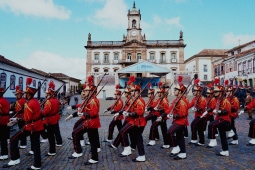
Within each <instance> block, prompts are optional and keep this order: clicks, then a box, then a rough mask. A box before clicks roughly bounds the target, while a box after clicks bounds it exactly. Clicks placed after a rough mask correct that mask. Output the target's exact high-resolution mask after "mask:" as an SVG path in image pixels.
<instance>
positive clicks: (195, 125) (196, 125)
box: [190, 116, 206, 144]
mask: <svg viewBox="0 0 255 170" xmlns="http://www.w3.org/2000/svg"><path fill="white" fill-rule="evenodd" d="M205 120H206V119H205V118H200V116H197V117H195V119H194V120H193V121H192V122H191V126H190V127H191V140H197V132H198V136H199V143H201V144H204V143H205V136H204V129H203V126H204V122H205Z"/></svg>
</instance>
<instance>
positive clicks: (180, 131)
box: [167, 123, 186, 153]
mask: <svg viewBox="0 0 255 170" xmlns="http://www.w3.org/2000/svg"><path fill="white" fill-rule="evenodd" d="M184 129H185V126H184V125H179V124H175V123H173V124H172V125H171V126H170V127H169V129H168V130H167V136H168V137H169V139H170V146H171V147H176V146H179V147H180V153H186V147H185V139H184ZM174 134H176V136H174Z"/></svg>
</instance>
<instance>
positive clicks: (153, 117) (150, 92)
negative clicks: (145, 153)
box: [145, 83, 159, 140]
mask: <svg viewBox="0 0 255 170" xmlns="http://www.w3.org/2000/svg"><path fill="white" fill-rule="evenodd" d="M150 87H151V84H150V83H149V84H148V98H149V100H148V102H147V104H146V110H147V111H148V112H149V113H148V115H147V116H145V119H146V121H147V122H148V121H149V120H151V124H153V123H154V122H155V121H156V120H157V116H156V115H154V111H149V110H150V108H151V107H152V104H153V103H154V102H156V101H157V99H156V98H155V94H154V93H155V90H154V89H151V88H150ZM151 135H152V134H151V132H150V135H149V136H151ZM154 136H155V140H159V133H158V128H155V129H154Z"/></svg>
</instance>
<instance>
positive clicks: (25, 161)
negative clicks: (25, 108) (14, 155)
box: [0, 97, 255, 170]
mask: <svg viewBox="0 0 255 170" xmlns="http://www.w3.org/2000/svg"><path fill="white" fill-rule="evenodd" d="M145 100H146V101H147V99H145ZM172 100H173V98H172V97H170V101H172ZM113 102H114V101H106V100H101V108H100V109H101V111H100V113H103V111H104V110H105V109H106V108H107V107H108V106H109V105H110V104H111V103H113ZM65 117H66V116H63V117H62V118H61V121H60V128H61V131H62V137H63V146H62V147H57V155H56V156H53V157H45V154H46V153H47V152H48V144H47V143H43V144H41V155H42V169H45V170H50V169H52V170H58V169H59V170H66V169H70V170H73V169H75V170H78V169H104V170H108V169H116V170H119V169H128V170H130V169H135V170H137V169H162V170H163V169H192V170H193V169H231V170H233V169H255V165H254V160H255V153H254V151H255V146H254V147H247V146H246V145H245V144H247V142H248V141H249V138H248V137H247V133H248V127H249V120H246V118H247V115H246V114H244V115H241V116H240V118H238V119H237V120H236V127H237V131H238V135H239V145H238V146H229V152H230V156H229V157H219V156H216V155H215V153H217V152H218V151H220V150H221V143H220V138H219V137H217V142H218V146H216V147H215V148H212V149H207V148H205V146H202V147H198V146H190V145H188V142H189V141H190V136H191V135H190V127H189V138H188V139H186V149H187V159H184V160H179V161H176V160H173V159H172V158H171V157H169V154H170V152H171V149H161V148H160V146H161V145H162V143H163V141H162V136H160V137H161V139H160V140H159V141H158V142H157V144H156V145H155V146H152V147H148V146H145V152H146V162H141V163H134V162H132V160H131V159H133V158H135V157H137V155H138V153H137V151H133V153H132V155H131V156H129V157H126V158H120V157H118V153H121V152H122V151H123V148H122V147H121V146H120V147H119V148H118V149H117V150H114V149H111V148H109V147H108V143H104V142H102V141H103V140H104V139H105V138H106V137H107V134H108V125H109V122H110V121H111V119H112V116H111V115H107V114H101V116H100V120H101V126H102V127H101V128H100V129H99V133H100V134H99V135H100V144H101V152H100V153H99V163H98V164H96V165H90V166H85V165H84V162H85V161H87V160H88V159H90V152H89V151H90V147H89V146H86V147H84V148H83V156H82V157H80V158H78V159H75V160H69V159H68V156H70V155H71V154H72V153H73V151H74V149H73V144H72V141H71V140H69V139H68V137H70V135H71V132H72V128H73V125H74V123H75V122H76V120H77V118H74V119H72V120H70V121H68V122H65V121H64V118H65ZM192 120H193V114H192V113H190V115H189V121H190V122H191V121H192ZM170 124H171V122H170V121H168V126H170ZM150 125H151V123H150V122H148V124H147V126H146V128H145V130H144V133H143V137H144V144H145V145H146V143H147V142H148V140H149V139H148V135H149V128H150ZM159 129H160V128H159ZM160 134H161V132H160ZM116 135H117V128H115V133H114V136H116ZM84 136H85V137H86V138H85V139H87V135H86V134H85V135H84ZM27 139H28V140H29V138H27ZM205 139H206V144H208V142H209V140H208V139H207V136H206V138H205ZM28 143H29V142H28ZM29 147H30V146H29ZM29 147H28V148H27V149H25V150H20V153H21V163H20V164H19V165H17V166H15V167H12V168H10V169H12V170H16V169H18V170H20V169H25V168H27V167H28V166H30V165H31V164H32V163H33V157H32V156H30V157H29V156H25V153H27V152H28V151H29ZM8 161H9V160H5V161H0V164H1V166H0V167H2V165H3V164H5V163H8Z"/></svg>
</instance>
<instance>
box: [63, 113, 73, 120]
mask: <svg viewBox="0 0 255 170" xmlns="http://www.w3.org/2000/svg"><path fill="white" fill-rule="evenodd" d="M72 118H73V115H72V114H71V115H69V116H68V117H67V118H66V119H65V120H66V121H68V120H70V119H72Z"/></svg>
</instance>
